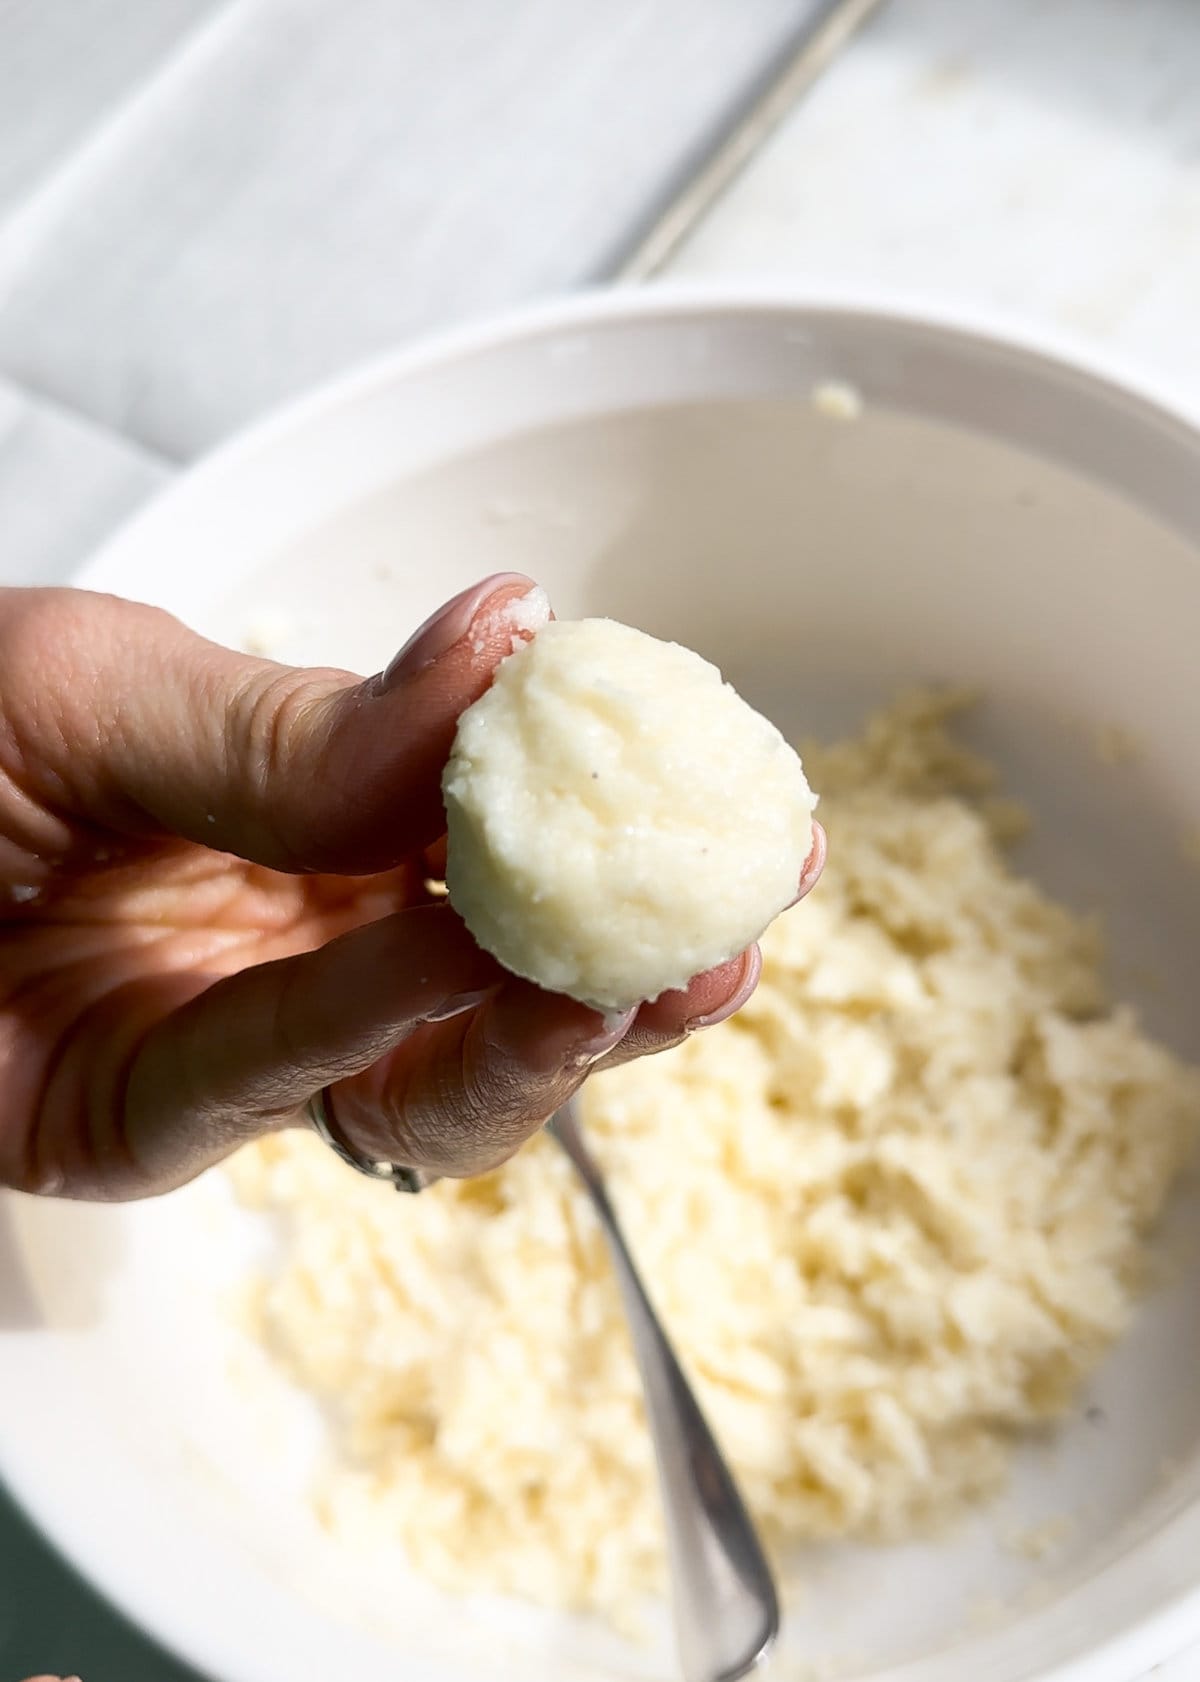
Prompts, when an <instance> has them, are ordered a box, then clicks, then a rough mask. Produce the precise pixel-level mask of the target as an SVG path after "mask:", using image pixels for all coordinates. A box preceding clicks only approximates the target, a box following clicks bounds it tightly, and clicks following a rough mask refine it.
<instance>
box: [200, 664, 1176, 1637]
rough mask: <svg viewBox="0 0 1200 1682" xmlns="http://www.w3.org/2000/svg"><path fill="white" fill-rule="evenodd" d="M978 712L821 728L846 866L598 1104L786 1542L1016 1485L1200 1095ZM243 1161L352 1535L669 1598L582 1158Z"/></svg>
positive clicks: (912, 714) (1064, 1403) (764, 1514)
mask: <svg viewBox="0 0 1200 1682" xmlns="http://www.w3.org/2000/svg"><path fill="white" fill-rule="evenodd" d="M952 711H953V703H952V702H950V701H947V700H944V699H940V698H935V697H931V696H919V697H915V698H908V699H906V700H904V701H902V702H901V703H899V704H897V705H896V706H895V707H893V708H892V709H891V710H890V711H888V712H886V713H885V714H882V715H880V716H877V717H875V718H873V719H872V720H871V721H870V722H869V723H868V725H867V727H866V729H865V731H864V732H863V734H862V735H861V736H859V737H858V738H856V739H855V740H852V741H848V742H844V743H841V744H840V745H837V746H834V747H831V748H828V749H816V748H811V749H806V753H805V758H806V763H807V764H808V766H809V769H810V771H811V773H812V775H813V779H814V781H815V782H816V783H817V785H818V786H819V787H820V788H821V791H822V799H823V805H822V812H823V816H824V820H825V824H826V827H827V830H828V832H829V837H830V848H829V863H828V866H827V868H826V872H825V875H824V878H823V880H822V882H821V885H820V888H819V890H818V891H817V892H816V893H815V894H814V895H813V896H812V897H811V898H810V899H809V900H807V901H806V902H805V903H804V904H803V905H801V906H799V907H798V908H796V909H795V910H794V911H790V912H788V913H786V914H785V915H784V916H783V917H781V918H780V919H779V920H778V921H776V922H775V923H774V924H773V925H772V926H771V928H770V929H769V930H768V932H767V934H766V936H765V937H764V941H763V949H764V970H763V978H762V983H761V985H760V986H759V988H758V991H757V992H756V993H755V995H754V996H753V998H752V999H751V1000H750V1002H749V1003H748V1004H747V1005H746V1007H745V1008H744V1009H743V1010H742V1011H741V1012H740V1013H739V1014H738V1015H737V1016H736V1017H735V1018H733V1019H732V1020H731V1021H729V1022H727V1023H725V1024H722V1025H721V1026H720V1027H718V1028H715V1029H712V1030H710V1031H708V1032H706V1033H703V1034H699V1035H696V1036H695V1037H693V1038H691V1039H689V1040H687V1041H685V1042H684V1043H683V1044H682V1045H680V1046H679V1047H678V1048H676V1049H675V1050H673V1051H671V1052H668V1053H665V1054H664V1055H662V1056H660V1057H655V1058H651V1059H648V1060H645V1061H642V1062H638V1063H635V1064H631V1065H629V1066H628V1067H626V1068H623V1069H619V1070H616V1071H613V1072H610V1073H605V1074H602V1075H600V1076H598V1077H596V1078H594V1079H593V1080H592V1081H591V1082H589V1084H588V1087H587V1088H586V1091H585V1095H584V1096H585V1110H586V1116H587V1121H588V1123H589V1128H590V1132H591V1136H592V1139H593V1143H594V1146H595V1149H596V1152H597V1155H598V1156H599V1157H600V1159H601V1160H602V1162H603V1165H604V1167H605V1168H606V1170H607V1171H608V1173H609V1175H610V1178H611V1185H612V1191H613V1195H614V1198H615V1200H616V1202H617V1205H618V1207H619V1208H620V1210H621V1214H622V1217H623V1220H624V1224H625V1226H626V1228H627V1230H628V1234H629V1237H630V1239H631V1241H632V1243H633V1246H634V1248H635V1250H636V1252H637V1255H638V1258H639V1261H640V1263H641V1265H642V1267H643V1270H644V1273H645V1276H646V1279H647V1280H648V1282H649V1284H650V1287H651V1289H652V1292H653V1295H654V1298H655V1301H656V1304H657V1306H658V1308H659V1310H660V1311H661V1313H662V1315H663V1318H664V1320H665V1323H666V1325H667V1326H668V1328H669V1330H670V1332H671V1334H672V1336H673V1338H674V1339H675V1341H676V1343H677V1345H678V1348H679V1350H680V1353H681V1355H682V1357H683V1359H684V1361H685V1362H686V1364H687V1365H688V1367H689V1369H690V1372H691V1374H692V1375H693V1376H694V1378H695V1381H696V1386H697V1390H698V1393H699V1396H700V1399H701V1402H702V1404H703V1406H704V1408H705V1410H706V1412H707V1413H708V1415H709V1418H710V1420H711V1422H712V1424H713V1426H714V1428H715V1430H716V1432H717V1434H718V1436H719V1438H720V1440H721V1442H722V1444H723V1446H724V1448H725V1449H726V1451H727V1453H728V1454H729V1457H730V1459H731V1461H732V1463H733V1465H734V1467H735V1469H736V1471H737V1473H738V1475H739V1478H740V1480H741V1483H742V1486H743V1488H744V1490H745V1492H746V1494H747V1496H748V1499H749V1502H750V1505H751V1507H752V1508H753V1510H754V1513H755V1514H756V1516H757V1518H758V1519H759V1521H760V1522H761V1523H762V1525H763V1526H764V1528H765V1531H766V1534H767V1536H768V1537H769V1538H770V1540H771V1541H772V1543H773V1544H774V1545H775V1546H777V1547H780V1546H785V1545H787V1544H789V1543H793V1542H800V1541H803V1540H807V1539H813V1538H841V1537H854V1538H882V1539H895V1540H899V1539H902V1538H905V1537H911V1536H914V1535H918V1534H921V1533H923V1532H926V1531H928V1530H929V1529H930V1527H933V1526H938V1525H941V1524H943V1523H945V1522H946V1521H947V1520H950V1519H952V1518H953V1517H954V1516H955V1515H957V1514H960V1513H961V1512H962V1511H963V1510H964V1508H965V1507H966V1506H967V1505H968V1504H969V1503H972V1502H977V1501H979V1500H981V1499H983V1498H986V1497H988V1496H991V1495H992V1494H994V1493H995V1492H996V1491H998V1490H999V1489H1000V1488H1001V1486H1002V1485H1003V1482H1004V1479H1005V1472H1006V1466H1007V1463H1008V1461H1009V1458H1010V1455H1011V1453H1012V1450H1013V1444H1014V1441H1015V1440H1016V1439H1017V1438H1018V1437H1019V1434H1020V1433H1021V1432H1022V1431H1023V1430H1026V1429H1028V1428H1032V1427H1036V1426H1040V1425H1042V1424H1044V1422H1046V1421H1049V1420H1054V1419H1058V1418H1061V1417H1062V1416H1063V1415H1065V1414H1067V1413H1068V1412H1069V1411H1070V1410H1071V1409H1072V1408H1073V1407H1074V1406H1076V1405H1077V1404H1078V1402H1079V1399H1080V1396H1081V1390H1082V1385H1083V1381H1084V1380H1085V1378H1086V1377H1087V1375H1088V1374H1089V1373H1090V1372H1091V1371H1092V1370H1093V1369H1094V1368H1095V1367H1096V1365H1097V1363H1098V1362H1099V1361H1100V1359H1101V1357H1102V1356H1103V1355H1104V1353H1105V1351H1106V1350H1107V1349H1109V1348H1110V1347H1111V1345H1112V1344H1113V1343H1114V1342H1115V1341H1116V1340H1117V1339H1118V1338H1119V1337H1120V1336H1121V1334H1122V1332H1123V1331H1124V1330H1125V1328H1126V1326H1127V1325H1128V1323H1129V1320H1130V1317H1131V1315H1132V1313H1133V1311H1134V1306H1135V1301H1136V1295H1137V1290H1138V1286H1139V1280H1140V1277H1141V1275H1142V1271H1143V1264H1144V1261H1145V1256H1146V1250H1145V1243H1146V1236H1147V1234H1148V1231H1149V1229H1150V1227H1151V1226H1152V1224H1153V1222H1154V1220H1155V1217H1156V1216H1157V1214H1158V1213H1159V1210H1160V1209H1161V1207H1162V1204H1163V1201H1164V1199H1165V1197H1166V1195H1167V1193H1168V1191H1169V1189H1170V1187H1171V1184H1172V1181H1173V1179H1174V1177H1175V1175H1176V1173H1177V1172H1178V1170H1179V1169H1180V1167H1181V1166H1182V1164H1183V1162H1184V1160H1185V1158H1186V1156H1187V1154H1188V1152H1189V1149H1190V1146H1191V1144H1192V1141H1193V1137H1194V1133H1195V1129H1196V1123H1197V1117H1198V1115H1200V1075H1198V1074H1197V1072H1196V1071H1194V1070H1192V1069H1190V1068H1188V1067H1186V1066H1185V1065H1184V1064H1182V1063H1181V1062H1180V1061H1179V1060H1178V1059H1177V1058H1176V1057H1174V1056H1173V1055H1172V1054H1171V1053H1170V1052H1169V1051H1167V1050H1166V1049H1164V1048H1163V1047H1162V1046H1160V1045H1158V1044H1156V1043H1155V1042H1154V1041H1153V1040H1152V1039H1150V1038H1149V1037H1148V1036H1147V1035H1146V1033H1144V1032H1143V1031H1142V1030H1141V1028H1140V1027H1139V1025H1138V1023H1137V1021H1136V1019H1135V1017H1134V1015H1133V1013H1132V1012H1131V1011H1129V1010H1128V1009H1124V1008H1120V1007H1117V1008H1113V1007H1112V1005H1111V1004H1110V1002H1109V1001H1108V1000H1107V999H1106V997H1105V993H1104V988H1103V985H1102V980H1101V942H1100V937H1099V933H1098V930H1097V928H1096V926H1095V925H1094V924H1093V922H1091V921H1090V920H1088V919H1084V918H1080V917H1078V916H1076V915H1074V914H1073V913H1072V912H1070V911H1068V910H1066V909H1064V908H1063V907H1061V906H1059V905H1057V904H1055V903H1054V902H1052V901H1051V900H1049V899H1048V898H1047V897H1046V896H1045V895H1044V894H1043V893H1042V892H1040V890H1039V889H1038V888H1036V887H1035V886H1034V885H1033V884H1032V883H1031V882H1029V881H1026V880H1024V879H1022V878H1021V877H1020V876H1019V875H1018V874H1017V873H1016V872H1015V871H1014V869H1013V868H1012V865H1011V863H1010V860H1009V858H1008V857H1007V855H1006V853H1005V850H1004V846H1003V845H1002V844H1001V841H1000V840H999V839H998V836H997V833H996V831H995V830H994V829H993V828H992V826H991V824H990V823H989V818H988V812H989V806H988V801H989V798H990V795H989V790H990V786H991V781H992V779H991V777H990V775H989V773H988V770H987V767H986V766H984V765H982V764H981V763H980V762H979V761H978V760H977V759H975V758H974V757H972V756H971V755H969V754H968V753H966V752H965V751H964V750H963V749H962V748H961V747H960V746H959V745H958V744H957V743H956V741H955V739H954V736H953V730H952V718H951V713H952ZM1010 815H1011V814H1010ZM233 1172H234V1174H235V1176H236V1181H237V1185H238V1187H239V1188H240V1191H241V1194H242V1195H243V1197H244V1198H245V1199H246V1200H248V1201H250V1202H252V1203H253V1204H255V1205H257V1206H260V1207H262V1208H264V1209H267V1210H271V1211H274V1212H276V1213H278V1214H279V1215H281V1216H282V1217H284V1220H285V1231H286V1242H285V1249H284V1255H283V1259H282V1262H281V1264H280V1265H279V1266H278V1268H277V1270H275V1271H273V1272H270V1273H268V1274H264V1276H263V1277H262V1278H261V1280H260V1281H259V1284H258V1305H259V1323H260V1330H261V1333H262V1335H263V1336H264V1337H265V1338H266V1339H267V1340H268V1341H269V1343H270V1345H271V1347H272V1348H273V1349H274V1350H275V1351H276V1352H277V1353H278V1356H279V1358H280V1359H281V1360H282V1361H283V1362H284V1363H286V1366H287V1368H288V1369H289V1371H290V1372H291V1373H292V1374H293V1375H294V1377H295V1379H296V1380H297V1381H298V1383H299V1384H301V1385H302V1386H304V1387H306V1388H307V1389H309V1390H311V1391H312V1392H314V1393H315V1394H317V1395H318V1396H320V1397H321V1398H322V1399H323V1400H324V1401H325V1402H326V1403H327V1404H328V1407H329V1411H330V1417H331V1419H332V1421H333V1424H332V1427H331V1431H332V1435H331V1441H330V1456H329V1464H328V1466H327V1468H326V1469H325V1472H324V1473H323V1475H322V1479H321V1485H320V1491H319V1501H320V1506H321V1510H322V1512H323V1514H324V1516H325V1518H326V1519H327V1522H328V1523H329V1524H330V1525H331V1526H333V1527H334V1528H335V1529H336V1530H337V1531H339V1532H340V1533H342V1534H343V1535H344V1536H345V1537H347V1538H348V1539H351V1540H356V1541H357V1542H359V1543H362V1544H364V1545H368V1546H369V1545H370V1544H371V1542H372V1540H373V1539H376V1538H387V1539H389V1540H398V1541H399V1542H400V1543H402V1545H403V1547H404V1548H405V1550H406V1551H407V1554H408V1557H409V1558H410V1560H411V1563H412V1565H413V1567H414V1568H415V1569H417V1570H418V1571H420V1572H422V1573H424V1574H426V1575H427V1576H428V1577H430V1578H432V1579H433V1580H435V1581H436V1582H438V1583H439V1584H441V1585H443V1586H445V1587H447V1588H450V1589H452V1590H460V1591H468V1590H470V1591H475V1590H481V1589H496V1590H502V1591H508V1592H512V1593H514V1594H517V1595H521V1596H524V1597H527V1598H529V1599H531V1600H534V1601H540V1602H543V1603H545V1604H548V1605H553V1606H567V1607H576V1608H594V1609H599V1610H601V1611H604V1612H607V1613H609V1614H611V1615H614V1616H624V1615H626V1614H627V1613H628V1612H629V1609H630V1608H631V1606H632V1605H634V1604H636V1602H637V1601H638V1599H639V1598H640V1597H641V1596H643V1595H644V1594H645V1593H647V1592H651V1593H653V1592H657V1591H659V1590H661V1588H662V1587H663V1584H664V1579H665V1568H664V1540H663V1532H662V1524H661V1519H660V1513H659V1505H658V1497H657V1492H656V1485H655V1474H654V1465H653V1459H652V1454H651V1449H650V1444H649V1439H648V1436H647V1433H646V1430H645V1426H644V1422H643V1415H642V1403H641V1397H640V1392H639V1386H638V1378H637V1373H636V1369H635V1366H634V1362H633V1357H632V1354H631V1351H630V1347H629V1342H628V1337H627V1333H626V1329H625V1324H624V1321H623V1319H622V1314H621V1307H620V1302H619V1299H618V1296H617V1291H616V1287H615V1284H614V1282H613V1278H612V1275H611V1273H610V1270H609V1267H608V1263H607V1259H606V1255H605V1250H604V1245H603V1242H602V1238H601V1235H600V1233H599V1231H598V1229H597V1226H596V1222H595V1219H594V1217H593V1215H592V1212H591V1210H590V1208H589V1207H588V1204H587V1201H586V1198H585V1196H584V1194H583V1193H582V1192H581V1190H580V1189H579V1187H578V1186H577V1185H576V1183H575V1181H574V1179H573V1177H572V1174H571V1171H570V1168H569V1165H568V1164H567V1163H566V1161H565V1160H564V1159H563V1158H562V1156H561V1154H560V1153H559V1152H557V1151H556V1150H555V1149H554V1147H553V1146H552V1145H551V1144H548V1143H547V1142H545V1141H544V1140H537V1141H535V1142H534V1143H533V1144H532V1145H531V1146H530V1147H529V1148H527V1149H526V1150H524V1151H523V1152H522V1153H521V1154H520V1155H519V1156H518V1157H517V1158H516V1159H515V1160H514V1161H512V1162H511V1163H509V1164H508V1165H507V1166H506V1167H504V1168H503V1169H501V1170H499V1171H498V1172H496V1173H493V1174H490V1175H488V1176H487V1177H485V1178H483V1179H480V1180H477V1181H471V1182H466V1183H449V1182H447V1183H442V1184H441V1185H438V1186H436V1187H435V1188H433V1189H432V1190H431V1191H429V1192H426V1193H425V1194H424V1195H423V1196H422V1197H420V1198H417V1199H413V1200H411V1201H409V1202H407V1203H406V1206H405V1207H404V1208H403V1210H398V1209H397V1207H396V1200H395V1197H394V1195H393V1194H392V1193H391V1192H390V1191H389V1189H388V1188H386V1187H378V1186H375V1185H372V1184H371V1183H369V1182H368V1181H366V1180H361V1179H359V1178H358V1177H356V1176H354V1175H352V1174H347V1173H346V1171H345V1169H344V1167H343V1166H342V1164H341V1163H339V1162H338V1161H337V1159H336V1158H335V1157H334V1156H333V1155H332V1154H331V1153H330V1152H328V1151H327V1150H325V1149H324V1148H323V1147H322V1145H321V1144H320V1143H319V1141H317V1140H316V1139H314V1138H311V1137H309V1136H306V1135H302V1134H281V1135H278V1136H275V1137H273V1138H270V1139H268V1140H265V1141H263V1142H262V1143H261V1144H258V1145H256V1146H253V1147H251V1148H250V1149H248V1150H247V1151H244V1152H243V1153H242V1154H241V1155H240V1156H239V1157H238V1158H237V1159H236V1161H235V1164H234V1168H233ZM401 1217H403V1218H401Z"/></svg>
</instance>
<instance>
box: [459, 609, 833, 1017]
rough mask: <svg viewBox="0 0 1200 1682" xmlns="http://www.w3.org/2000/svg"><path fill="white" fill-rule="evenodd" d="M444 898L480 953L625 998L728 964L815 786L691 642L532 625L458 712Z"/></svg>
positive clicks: (551, 980) (778, 898) (760, 920)
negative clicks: (528, 636)
mask: <svg viewBox="0 0 1200 1682" xmlns="http://www.w3.org/2000/svg"><path fill="white" fill-rule="evenodd" d="M442 788H443V793H444V795H445V800H446V823H447V829H448V833H449V863H448V866H447V871H446V882H447V886H448V887H449V889H450V903H451V904H452V905H453V906H454V908H455V910H456V911H457V912H458V913H459V915H460V916H461V917H462V919H463V921H464V922H465V923H466V925H467V927H468V928H469V929H470V931H471V933H472V934H473V935H474V936H475V939H476V940H477V941H478V943H479V944H480V946H482V947H483V948H484V949H485V951H488V952H491V953H492V954H493V955H494V956H495V957H496V958H498V959H499V960H500V962H501V963H502V964H504V965H505V966H506V967H507V968H508V969H510V970H513V971H515V972H516V974H518V975H523V976H526V977H527V978H528V979H529V980H531V981H536V982H538V983H539V985H541V986H542V987H545V988H548V989H549V990H550V991H551V992H554V993H566V994H568V995H569V996H570V997H571V998H574V999H581V1000H582V1001H583V1002H584V1003H585V1004H589V1005H595V1006H596V1007H598V1008H599V1009H600V1010H616V1011H623V1010H627V1009H629V1008H630V1007H631V1006H633V1005H636V1004H639V1003H640V1002H641V1001H642V1000H643V999H655V998H657V997H658V995H659V994H660V993H663V992H666V991H667V989H668V988H672V987H685V986H686V985H687V983H688V982H689V981H690V980H691V978H692V977H693V976H694V975H698V974H699V973H700V971H701V970H706V969H711V968H712V967H713V965H715V964H720V963H724V962H725V960H726V959H727V958H732V957H733V956H734V954H735V953H737V952H741V951H742V950H743V949H744V948H745V947H747V946H749V945H750V943H751V941H754V940H757V939H758V937H759V935H760V934H761V933H762V932H763V930H764V929H765V928H766V926H767V924H768V923H769V922H771V920H772V918H774V917H777V916H778V915H779V913H780V911H782V910H783V908H784V906H785V905H790V904H791V902H792V900H793V899H794V898H795V896H796V888H797V884H798V883H799V881H800V872H801V870H802V869H803V867H804V863H805V860H806V859H807V858H808V855H809V852H810V851H811V848H812V838H813V828H812V814H813V808H814V806H815V805H816V803H817V802H816V798H815V796H814V795H813V793H812V792H811V790H810V789H809V786H808V783H807V782H806V781H805V778H804V771H803V768H802V767H801V764H800V761H799V759H798V758H797V756H796V754H795V752H794V750H793V749H792V748H791V747H790V746H789V745H788V743H787V742H786V741H785V740H784V739H783V737H782V736H781V735H780V734H779V731H778V730H777V729H776V728H775V726H774V725H773V724H771V723H770V722H769V721H768V720H767V719H765V718H764V717H763V716H762V714H761V713H757V712H755V711H754V708H753V707H750V706H748V705H747V704H746V702H745V701H743V700H742V698H741V696H740V695H738V694H737V693H736V691H735V690H734V689H733V688H732V687H731V686H730V685H729V684H728V683H725V682H724V681H723V680H722V677H721V674H720V672H719V671H718V670H717V668H716V667H715V666H712V665H710V664H709V662H708V661H707V660H702V659H701V657H700V656H699V655H698V654H693V652H692V651H691V649H690V648H681V647H680V646H679V644H678V643H673V642H660V641H659V640H658V638H657V637H650V636H647V635H646V633H645V632H644V631H637V630H634V629H633V627H632V626H630V625H621V624H618V623H617V622H616V621H615V620H613V619H577V620H567V621H565V622H564V621H559V622H557V623H554V624H550V625H546V626H544V627H543V628H542V629H541V630H540V631H539V632H538V634H537V636H536V637H535V638H534V639H533V641H532V642H528V643H526V644H525V645H524V646H523V647H521V648H518V649H517V650H516V651H515V652H514V653H513V655H512V657H511V658H510V659H508V660H505V661H504V662H503V664H502V665H501V666H500V668H499V670H498V671H497V673H496V677H495V681H494V682H493V683H492V686H491V688H490V689H489V690H488V691H487V692H486V694H484V695H482V696H481V697H480V698H479V700H478V701H476V702H475V704H474V706H471V707H468V708H467V710H466V712H464V713H463V715H462V718H461V719H460V720H459V724H458V732H457V734H456V736H455V741H454V749H453V752H452V753H451V755H450V761H449V763H448V765H447V766H446V773H445V777H444V778H443V782H442Z"/></svg>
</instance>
